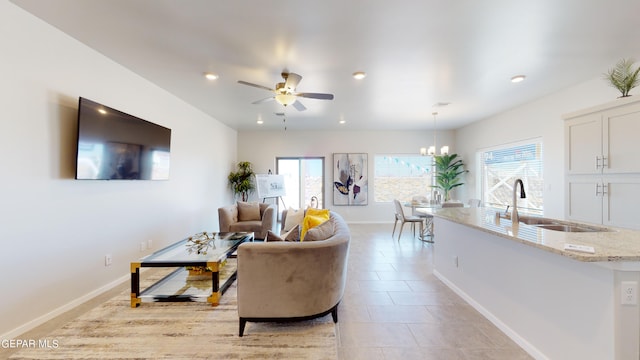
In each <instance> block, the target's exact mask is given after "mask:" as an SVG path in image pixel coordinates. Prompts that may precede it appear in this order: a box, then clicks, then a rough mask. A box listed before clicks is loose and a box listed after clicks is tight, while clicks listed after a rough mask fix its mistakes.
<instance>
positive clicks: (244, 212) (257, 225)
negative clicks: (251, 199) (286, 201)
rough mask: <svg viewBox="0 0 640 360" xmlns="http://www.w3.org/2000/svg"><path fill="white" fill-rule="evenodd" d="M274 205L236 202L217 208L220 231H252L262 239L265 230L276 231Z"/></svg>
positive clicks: (265, 232) (265, 234)
mask: <svg viewBox="0 0 640 360" xmlns="http://www.w3.org/2000/svg"><path fill="white" fill-rule="evenodd" d="M276 212H277V210H276V205H274V204H266V203H245V202H237V203H235V204H233V205H229V206H225V207H221V208H219V209H218V220H219V221H220V232H245V231H246V232H253V233H255V234H254V236H255V238H256V239H264V238H265V237H266V236H267V231H269V230H271V231H276V224H277V214H276Z"/></svg>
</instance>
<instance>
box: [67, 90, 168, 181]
mask: <svg viewBox="0 0 640 360" xmlns="http://www.w3.org/2000/svg"><path fill="white" fill-rule="evenodd" d="M170 145H171V129H168V128H166V127H164V126H160V125H157V124H154V123H151V122H149V121H146V120H143V119H140V118H137V117H135V116H132V115H129V114H125V113H123V112H121V111H118V110H115V109H112V108H110V107H108V106H104V105H102V104H99V103H97V102H95V101H91V100H88V99H85V98H82V97H81V98H80V100H79V105H78V147H77V161H76V179H79V180H167V179H169V157H170V156H169V155H170Z"/></svg>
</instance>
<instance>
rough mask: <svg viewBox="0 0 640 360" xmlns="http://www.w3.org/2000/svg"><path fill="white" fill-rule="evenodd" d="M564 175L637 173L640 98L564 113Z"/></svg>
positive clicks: (639, 146)
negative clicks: (565, 172) (565, 170)
mask: <svg viewBox="0 0 640 360" xmlns="http://www.w3.org/2000/svg"><path fill="white" fill-rule="evenodd" d="M564 119H565V120H566V122H565V143H566V151H565V155H566V158H565V161H566V164H567V174H569V175H572V174H576V175H577V174H625V173H640V161H638V155H640V139H638V134H640V98H632V97H629V98H625V99H618V100H616V101H614V102H612V103H609V104H605V105H602V106H598V107H594V108H590V109H586V110H582V111H578V112H575V113H572V114H567V115H565V116H564Z"/></svg>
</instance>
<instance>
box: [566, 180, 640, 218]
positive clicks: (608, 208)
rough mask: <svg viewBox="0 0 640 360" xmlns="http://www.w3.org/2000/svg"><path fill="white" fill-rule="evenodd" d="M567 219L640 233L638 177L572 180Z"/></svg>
mask: <svg viewBox="0 0 640 360" xmlns="http://www.w3.org/2000/svg"><path fill="white" fill-rule="evenodd" d="M567 197H568V201H567V218H568V219H570V220H577V221H586V222H590V223H594V224H603V225H608V226H615V227H623V228H628V229H638V230H640V215H638V212H637V208H638V204H640V177H639V176H611V177H604V178H594V177H584V176H583V177H570V178H569V181H568V186H567Z"/></svg>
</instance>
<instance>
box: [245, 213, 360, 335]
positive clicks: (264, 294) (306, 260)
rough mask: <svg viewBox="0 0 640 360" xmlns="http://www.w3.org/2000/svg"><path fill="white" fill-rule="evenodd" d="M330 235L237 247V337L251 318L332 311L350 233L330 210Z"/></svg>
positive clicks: (335, 310)
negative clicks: (298, 240)
mask: <svg viewBox="0 0 640 360" xmlns="http://www.w3.org/2000/svg"><path fill="white" fill-rule="evenodd" d="M328 222H330V225H332V226H333V230H332V235H330V237H329V238H327V239H325V240H316V241H302V242H289V241H273V242H246V243H243V244H241V245H240V246H239V247H238V316H239V318H240V319H239V320H240V323H239V325H240V329H239V335H240V336H242V335H243V333H244V328H245V325H246V323H247V322H261V321H267V322H269V321H298V320H306V319H312V318H315V317H319V316H325V315H327V314H331V315H332V316H333V321H334V322H337V321H338V304H339V303H340V300H341V299H342V295H343V294H344V289H345V285H346V279H347V258H348V253H349V242H350V239H351V234H350V233H349V227H348V226H347V224H346V223H345V221H344V220H343V219H342V217H340V215H338V214H336V213H333V212H332V213H331V215H330V218H329V221H328Z"/></svg>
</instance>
